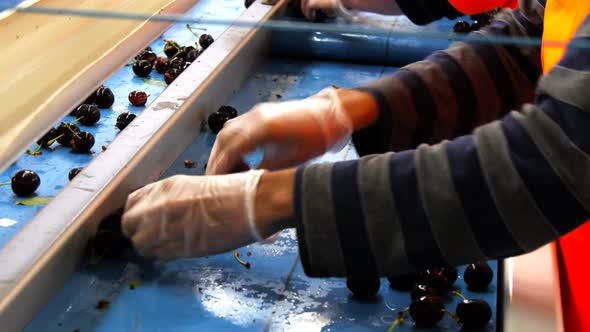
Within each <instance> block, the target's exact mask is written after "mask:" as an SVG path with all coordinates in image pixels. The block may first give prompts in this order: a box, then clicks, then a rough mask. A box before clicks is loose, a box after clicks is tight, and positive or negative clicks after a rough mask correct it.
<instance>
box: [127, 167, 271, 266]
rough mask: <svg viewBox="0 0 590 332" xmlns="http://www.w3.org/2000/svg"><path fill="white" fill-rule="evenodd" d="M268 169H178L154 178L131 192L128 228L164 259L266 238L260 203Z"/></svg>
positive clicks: (142, 248)
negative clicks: (258, 221)
mask: <svg viewBox="0 0 590 332" xmlns="http://www.w3.org/2000/svg"><path fill="white" fill-rule="evenodd" d="M262 173H263V171H249V172H245V173H238V174H231V175H222V176H186V175H178V176H174V177H171V178H168V179H165V180H163V181H159V182H156V183H153V184H150V185H148V186H146V187H144V188H142V189H139V190H137V191H135V192H134V193H132V194H131V195H130V196H129V197H128V199H127V204H126V206H125V214H124V215H123V220H122V225H123V227H122V228H123V232H124V233H125V235H126V236H127V237H129V238H130V239H131V241H132V242H133V245H134V247H135V248H136V250H137V251H138V252H139V253H140V254H142V255H144V256H149V257H156V258H159V259H162V260H170V259H174V258H181V257H202V256H208V255H213V254H217V253H222V252H226V251H229V250H232V249H236V248H239V247H242V246H244V245H247V244H250V243H253V242H256V241H261V240H262V239H263V238H262V236H261V235H260V233H259V231H258V229H257V227H256V226H255V220H254V204H255V196H256V189H257V186H258V182H259V179H260V177H261V176H262ZM263 234H264V235H265V236H269V235H270V234H265V232H264V231H263Z"/></svg>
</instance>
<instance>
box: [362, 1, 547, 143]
mask: <svg viewBox="0 0 590 332" xmlns="http://www.w3.org/2000/svg"><path fill="white" fill-rule="evenodd" d="M530 3H532V4H533V3H534V5H532V6H526V7H525V8H526V11H525V12H522V13H521V12H519V11H514V12H504V13H502V14H500V15H498V16H497V18H496V19H495V20H494V21H493V22H492V24H491V25H490V26H488V27H486V28H485V29H484V30H482V31H479V32H477V33H479V34H481V35H483V36H494V35H499V36H515V37H536V38H540V37H541V35H542V19H541V17H542V15H543V7H542V6H541V5H539V4H538V2H534V1H531V2H530ZM523 10H524V9H523ZM540 75H541V56H540V47H531V46H521V47H518V46H513V45H496V44H492V43H455V44H453V45H452V46H451V47H450V48H449V49H447V50H444V51H439V52H435V53H433V54H432V55H431V56H429V57H428V58H427V59H425V60H424V61H419V62H416V63H413V64H411V65H408V66H406V67H403V68H401V69H400V70H398V71H397V72H396V73H394V74H393V75H391V76H388V77H386V78H384V79H382V80H379V81H376V82H374V83H372V84H370V85H369V86H367V87H365V88H364V90H365V91H369V92H371V93H372V94H373V96H374V97H375V99H376V100H377V101H378V102H379V104H380V115H379V120H378V121H377V122H376V123H375V124H374V125H373V126H371V127H369V128H367V129H365V130H362V131H360V132H357V133H355V135H354V136H353V139H354V143H355V146H356V148H357V150H358V152H359V153H360V154H361V155H366V154H372V153H383V152H387V151H400V150H404V149H408V148H415V147H416V146H417V145H418V144H420V143H435V142H439V141H440V140H442V139H448V138H452V137H456V136H460V135H465V134H468V133H470V132H471V130H473V128H475V127H476V126H478V125H481V124H484V123H487V122H489V121H492V120H494V119H497V118H498V117H500V116H502V115H503V114H505V113H506V112H507V111H508V110H510V109H514V108H517V107H519V106H520V105H522V104H523V103H525V102H530V101H532V99H533V97H534V87H535V84H536V82H537V79H538V78H539V77H540Z"/></svg>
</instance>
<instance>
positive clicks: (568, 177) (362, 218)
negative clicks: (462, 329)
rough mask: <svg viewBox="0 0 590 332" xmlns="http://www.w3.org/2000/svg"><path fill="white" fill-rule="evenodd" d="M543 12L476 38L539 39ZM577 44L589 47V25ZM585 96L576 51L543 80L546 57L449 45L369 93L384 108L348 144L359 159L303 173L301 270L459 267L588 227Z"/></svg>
mask: <svg viewBox="0 0 590 332" xmlns="http://www.w3.org/2000/svg"><path fill="white" fill-rule="evenodd" d="M543 12H544V2H539V1H535V0H527V1H521V10H520V11H511V12H504V13H502V14H500V16H499V17H497V19H496V20H495V22H494V23H493V24H492V25H491V26H489V27H488V28H486V29H485V30H483V31H480V32H478V33H481V34H482V35H496V34H502V35H511V36H530V37H541V35H542V32H543V30H542V26H543V20H542V17H543ZM575 39H576V40H584V41H587V42H590V19H589V18H586V20H585V21H584V23H583V24H582V26H581V27H580V29H579V31H578V33H577V35H576V37H575ZM539 79H540V80H539ZM538 80H539V82H537V81H538ZM589 87H590V50H589V49H588V48H573V47H569V48H568V50H567V52H566V54H565V56H564V58H563V59H562V60H561V62H560V63H559V65H557V66H556V67H555V68H554V69H552V70H551V71H550V72H549V73H548V74H547V75H545V76H543V77H542V76H541V61H540V49H539V48H535V47H516V46H495V45H489V44H481V43H479V44H466V43H457V44H454V45H453V46H451V47H450V48H449V49H448V50H445V51H441V52H437V53H434V54H433V55H432V56H430V57H429V58H428V59H426V60H424V61H421V62H418V63H414V64H411V65H409V66H407V67H404V68H402V69H401V70H399V71H398V72H396V73H395V74H394V75H392V76H390V77H388V78H385V79H383V80H381V81H378V82H375V83H374V84H371V85H370V86H368V87H364V88H363V89H365V90H366V91H370V92H371V93H372V94H373V95H374V97H375V98H376V100H377V101H378V102H379V104H380V108H381V109H380V112H381V113H380V117H379V120H378V122H377V123H376V124H375V125H374V126H372V127H371V128H367V129H366V130H363V131H361V132H358V133H356V134H355V136H354V137H353V139H354V143H355V145H356V147H357V150H358V151H359V153H361V155H364V157H362V158H361V159H360V160H356V161H347V162H340V163H331V164H319V165H309V166H302V167H300V168H299V169H298V171H297V175H296V188H295V207H296V219H297V225H298V226H297V231H298V241H299V246H300V251H301V258H302V262H303V266H304V269H305V271H306V273H307V274H308V275H310V276H316V277H330V276H354V277H363V276H366V277H369V276H373V275H380V276H392V275H397V274H404V273H408V272H412V271H415V270H419V269H423V268H427V267H432V266H446V265H460V264H464V263H469V262H474V261H480V260H485V259H491V258H502V257H508V256H514V255H519V254H522V253H526V252H530V251H532V250H534V249H536V248H538V247H540V246H542V245H544V244H547V243H549V242H551V241H554V240H555V239H557V238H559V237H560V236H561V235H564V234H566V233H568V232H570V231H571V230H573V229H575V228H576V227H578V226H579V225H581V224H582V223H584V222H585V221H586V220H588V219H589V217H590V213H589V211H590V114H589V112H590V93H589V92H588V89H589ZM516 109H518V111H510V110H516ZM425 143H428V144H430V145H427V144H425ZM392 151H399V152H392Z"/></svg>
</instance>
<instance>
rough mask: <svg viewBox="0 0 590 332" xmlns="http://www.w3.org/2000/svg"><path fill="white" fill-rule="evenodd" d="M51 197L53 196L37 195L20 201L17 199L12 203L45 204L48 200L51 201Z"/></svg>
mask: <svg viewBox="0 0 590 332" xmlns="http://www.w3.org/2000/svg"><path fill="white" fill-rule="evenodd" d="M52 199H53V197H41V196H37V197H33V198H27V199H23V200H22V201H18V202H16V203H14V204H16V205H27V206H35V205H46V204H48V203H49V202H51V200H52Z"/></svg>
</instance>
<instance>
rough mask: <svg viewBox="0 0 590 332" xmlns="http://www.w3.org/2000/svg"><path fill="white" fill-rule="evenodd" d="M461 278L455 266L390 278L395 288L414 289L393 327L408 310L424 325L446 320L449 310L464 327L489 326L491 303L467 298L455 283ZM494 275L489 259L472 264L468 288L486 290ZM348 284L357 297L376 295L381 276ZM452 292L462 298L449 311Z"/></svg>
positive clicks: (349, 280)
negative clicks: (454, 307) (446, 299)
mask: <svg viewBox="0 0 590 332" xmlns="http://www.w3.org/2000/svg"><path fill="white" fill-rule="evenodd" d="M457 277H458V271H457V269H456V268H454V267H445V268H431V269H427V270H425V271H422V272H420V273H417V274H412V275H403V276H396V277H389V278H388V280H389V283H390V286H391V288H393V289H396V290H399V291H408V292H410V296H411V300H412V302H411V304H410V306H409V307H408V308H406V309H404V310H401V311H400V312H399V313H398V319H397V320H396V321H395V323H394V325H393V328H392V329H390V330H393V329H394V328H395V327H396V326H397V325H399V324H401V323H403V322H404V320H405V315H406V313H409V314H410V316H411V317H412V319H413V320H414V322H415V323H416V326H417V327H420V328H428V327H433V326H435V325H436V324H437V323H438V322H440V321H441V320H442V319H443V317H444V315H445V313H448V314H449V315H450V316H451V317H453V319H455V320H456V321H458V322H459V323H460V324H462V325H463V328H464V329H479V328H483V327H485V326H487V324H488V322H489V321H490V319H491V318H492V309H491V307H490V305H489V304H488V303H487V302H486V301H484V300H480V299H467V298H465V297H464V296H463V295H462V294H461V293H460V292H459V291H457V290H456V289H455V288H454V286H453V285H454V284H455V281H456V280H457ZM493 277H494V274H493V271H492V269H491V268H490V266H489V265H488V264H487V263H485V262H480V263H474V264H470V265H468V266H467V268H466V269H465V273H464V274H463V278H464V281H465V283H466V284H467V287H468V288H469V290H471V291H473V292H485V291H486V290H487V289H488V286H489V284H490V283H491V282H492V279H493ZM346 284H347V286H348V289H349V290H350V291H351V293H352V294H353V296H355V297H358V298H365V299H366V298H371V297H374V296H375V295H376V294H377V293H378V291H379V287H380V282H379V279H378V278H373V279H363V280H355V279H351V278H349V279H347V283H346ZM449 294H451V295H455V296H458V297H461V298H462V301H461V302H460V303H459V304H458V305H457V307H456V309H455V313H452V312H450V311H447V310H446V309H445V307H444V300H445V298H446V297H448V296H449Z"/></svg>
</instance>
